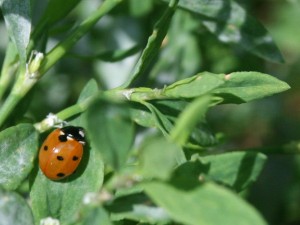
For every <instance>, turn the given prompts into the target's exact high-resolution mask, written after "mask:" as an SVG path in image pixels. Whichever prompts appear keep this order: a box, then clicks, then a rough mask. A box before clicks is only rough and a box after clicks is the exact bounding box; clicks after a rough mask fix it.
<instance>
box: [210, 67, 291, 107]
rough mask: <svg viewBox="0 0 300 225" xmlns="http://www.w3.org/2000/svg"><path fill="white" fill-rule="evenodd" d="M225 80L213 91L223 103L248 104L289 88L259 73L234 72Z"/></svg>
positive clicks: (269, 76) (273, 78)
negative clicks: (221, 98)
mask: <svg viewBox="0 0 300 225" xmlns="http://www.w3.org/2000/svg"><path fill="white" fill-rule="evenodd" d="M219 76H220V77H223V76H224V75H219ZM225 79H226V82H225V83H224V84H223V85H221V86H220V87H218V88H217V89H216V90H214V93H216V94H217V95H220V96H221V97H223V99H224V101H225V103H243V102H249V101H252V100H255V99H260V98H263V97H266V96H270V95H273V94H276V93H280V92H283V91H286V90H288V89H289V88H290V86H289V85H288V84H287V83H285V82H283V81H281V80H278V79H277V78H275V77H273V76H271V75H268V74H263V73H259V72H235V73H231V74H228V75H226V76H225Z"/></svg>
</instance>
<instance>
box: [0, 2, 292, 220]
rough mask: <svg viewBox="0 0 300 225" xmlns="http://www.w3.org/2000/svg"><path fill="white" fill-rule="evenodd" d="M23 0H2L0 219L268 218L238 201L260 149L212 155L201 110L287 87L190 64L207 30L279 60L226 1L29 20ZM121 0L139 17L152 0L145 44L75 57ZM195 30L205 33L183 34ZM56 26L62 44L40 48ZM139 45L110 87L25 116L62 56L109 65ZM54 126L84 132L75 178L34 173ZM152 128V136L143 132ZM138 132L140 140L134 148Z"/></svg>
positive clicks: (58, 11) (262, 34)
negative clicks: (126, 71)
mask: <svg viewBox="0 0 300 225" xmlns="http://www.w3.org/2000/svg"><path fill="white" fill-rule="evenodd" d="M31 2H34V1H29V0H23V1H18V0H3V1H2V2H1V9H2V12H3V17H4V20H5V24H6V28H7V31H8V35H9V44H8V46H7V49H6V54H5V59H4V63H3V66H2V72H1V78H0V90H1V91H0V98H1V99H2V105H1V108H0V126H1V127H2V128H3V130H2V131H1V133H0V147H1V148H0V159H1V163H0V185H1V192H0V195H1V196H0V207H1V208H0V215H1V221H3V222H0V224H2V223H3V224H39V223H40V221H41V220H43V219H45V218H47V217H52V218H54V219H58V220H59V221H60V223H61V224H113V223H115V224H174V223H181V224H195V225H200V224H224V225H226V224H256V225H260V224H266V222H265V221H264V219H263V218H262V216H261V215H260V214H259V213H258V212H257V210H256V209H254V208H253V207H252V206H251V205H250V204H249V203H247V201H246V200H244V199H243V198H242V197H241V196H239V193H241V192H242V191H244V190H246V189H247V188H248V187H249V185H251V184H252V183H253V182H254V181H255V180H256V179H257V177H258V175H259V174H260V172H261V170H262V168H263V165H264V162H265V160H266V155H264V154H263V153H259V152H257V151H234V152H232V151H230V152H223V153H221V152H213V151H210V150H209V149H210V148H211V147H212V146H217V145H218V143H219V142H220V138H219V137H218V136H217V135H214V134H213V133H212V132H210V131H209V130H207V129H205V128H204V127H205V125H206V121H205V115H206V114H207V111H208V110H209V109H210V108H214V107H217V105H221V104H230V103H234V104H240V103H247V102H249V101H253V100H256V99H261V98H264V97H266V96H270V95H273V94H275V93H280V92H283V91H285V90H287V89H289V85H287V84H286V83H285V82H283V81H280V80H279V79H277V78H275V77H274V76H271V75H268V74H264V73H260V72H253V71H252V72H230V73H226V71H225V70H228V68H226V66H224V67H222V68H224V71H222V72H220V73H211V72H199V71H197V70H198V69H199V68H198V66H197V64H199V62H201V56H200V54H199V48H198V47H196V46H197V41H196V37H198V35H203V33H204V34H205V35H207V33H208V32H207V30H208V31H210V32H211V33H212V34H214V35H215V36H216V37H217V38H218V39H219V41H220V42H225V43H230V44H233V45H235V46H239V47H240V48H242V49H243V51H246V52H247V51H248V52H250V53H251V54H254V55H256V56H257V57H260V58H263V59H264V60H269V61H274V62H282V57H281V54H280V52H279V51H278V49H277V47H276V45H275V44H274V42H273V41H272V38H271V37H270V35H269V34H268V33H267V31H266V30H265V29H264V28H263V26H262V25H261V24H260V23H259V22H258V21H257V20H256V19H255V18H253V17H251V16H250V15H248V14H247V12H246V11H245V10H244V9H243V8H242V7H241V6H240V5H238V4H237V3H236V2H234V1H230V0H228V1H223V0H222V1H221V0H220V1H213V2H209V1H202V0H198V1H197V0H181V1H179V2H178V1H177V0H170V1H166V0H162V1H157V2H156V1H148V0H147V1H143V3H142V1H138V0H137V1H133V0H132V1H122V0H106V1H103V3H102V4H101V5H100V7H99V8H98V9H96V10H94V12H93V13H92V14H90V15H89V16H88V17H87V18H86V19H84V20H83V22H81V23H79V24H78V25H76V26H73V24H71V25H70V24H68V23H66V24H63V23H59V22H60V21H63V20H64V19H65V18H66V17H67V15H68V14H69V12H70V11H71V10H73V9H75V8H76V6H77V4H79V2H80V1H78V0H66V1H63V2H62V1H59V0H51V1H49V2H48V4H47V6H46V8H45V11H44V12H43V15H42V16H41V17H40V19H39V20H38V22H37V23H36V24H35V26H34V27H33V26H32V22H31V15H30V11H31V8H32V7H33V6H31V5H30V4H31ZM36 4H37V2H36ZM156 4H157V5H156ZM177 4H178V5H177ZM124 5H127V6H128V5H129V6H133V9H132V10H133V11H132V14H134V13H136V14H137V16H138V14H139V13H141V12H140V10H141V11H143V10H145V11H147V10H149V9H151V7H154V5H155V7H157V8H159V9H160V11H159V12H157V14H156V15H155V17H158V19H157V22H156V23H155V25H154V28H153V31H152V34H151V35H150V36H149V38H148V40H147V42H146V44H144V45H143V44H141V45H136V46H133V47H130V48H128V49H126V50H120V49H117V50H114V51H109V50H107V51H105V52H102V53H100V54H97V55H92V56H83V55H78V54H71V53H72V49H73V47H74V45H75V44H76V43H77V42H78V41H79V39H80V38H82V37H83V36H84V35H85V34H87V33H88V32H90V31H91V30H92V28H93V26H94V25H95V24H96V23H97V22H98V21H99V19H101V18H102V17H103V16H105V15H109V14H110V13H111V14H112V15H116V14H117V13H118V9H119V10H121V9H123V8H122V7H124ZM136 7H140V8H139V9H140V10H137V11H134V9H136ZM124 8H126V7H124ZM33 13H34V12H33ZM114 13H115V14H114ZM174 14H175V15H174ZM191 15H193V16H191ZM76 22H77V21H76ZM71 27H73V28H72V29H71ZM169 28H170V29H169ZM201 29H204V30H205V32H204V31H203V33H202V34H194V35H187V33H191V32H194V31H195V30H201ZM206 29H207V30H206ZM55 32H58V33H59V35H61V36H62V40H59V41H57V44H56V45H55V46H54V47H53V48H51V49H50V50H47V49H48V48H49V47H48V45H47V44H49V42H50V40H51V39H50V37H51V35H53V34H55ZM168 32H169V33H168ZM215 41H216V40H215ZM164 42H167V44H166V46H164V45H165V44H164ZM141 46H143V47H141ZM140 50H142V52H141V54H140V56H139V58H138V60H137V63H136V64H135V66H134V69H133V70H132V72H131V73H130V75H129V76H128V77H127V80H126V81H125V82H124V83H123V84H122V85H119V86H118V87H115V88H107V89H106V88H103V87H99V85H98V84H99V81H98V82H96V80H95V79H90V80H89V81H88V82H86V85H85V87H84V88H83V89H82V91H81V93H80V95H79V97H78V100H77V102H75V103H74V104H73V105H71V106H70V105H68V106H67V107H66V108H64V109H62V110H61V111H59V112H58V113H56V114H52V115H51V116H48V117H47V118H46V119H43V120H42V121H39V122H38V121H37V122H34V119H33V120H29V121H28V119H27V122H26V123H24V120H25V117H24V115H26V114H25V113H26V112H27V110H28V107H26V106H28V102H31V101H32V99H31V98H34V97H32V95H33V96H34V95H35V93H36V92H35V93H34V92H33V93H31V90H32V89H33V87H35V86H37V85H39V82H40V81H41V78H43V77H44V75H45V74H46V72H47V71H49V69H51V68H53V67H54V65H56V64H57V63H58V62H59V61H60V60H62V59H63V57H64V56H69V57H77V58H81V59H82V60H91V61H92V60H96V59H98V60H99V59H100V60H103V61H110V62H116V61H120V60H122V59H124V58H126V57H128V56H132V55H133V54H135V53H137V52H138V51H140ZM161 51H163V52H162V54H161V55H160V52H161ZM172 57H174V58H175V62H173V63H175V64H176V60H181V62H184V63H182V64H180V65H181V67H176V66H174V67H175V68H176V69H174V71H172V73H171V74H172V75H173V77H171V78H169V79H170V82H168V83H162V82H160V80H159V78H160V74H161V71H164V70H166V69H168V68H170V67H172V63H171V65H170V61H169V59H170V58H172ZM177 63H178V62H177ZM173 65H174V64H173ZM203 68H205V65H204V66H203ZM229 70H230V68H229ZM120 74H122V71H120ZM195 74H196V75H195ZM54 79H55V77H53V78H51V80H54ZM73 80H74V81H75V78H72V81H73ZM54 81H55V80H54ZM57 82H59V81H57ZM54 85H55V83H54ZM156 85H157V86H156ZM47 88H49V89H51V88H52V87H51V86H47ZM61 94H63V93H61ZM41 98H42V99H43V96H41ZM39 107H42V106H39ZM16 109H18V110H16ZM29 111H30V110H29ZM49 113H50V111H49ZM40 117H42V115H41V116H40ZM37 118H39V116H37ZM20 121H21V122H20ZM62 121H67V122H68V123H69V124H71V125H76V126H77V125H79V126H82V127H84V128H85V129H86V133H87V136H88V143H89V145H88V146H86V148H85V157H84V158H83V162H82V163H81V164H80V167H79V169H78V171H77V172H76V174H74V176H71V177H70V178H67V179H65V180H62V181H56V182H55V181H51V180H49V179H47V178H46V177H45V176H44V175H43V174H42V173H41V172H40V170H39V168H38V162H37V160H36V156H37V154H38V149H39V145H40V140H39V136H40V135H41V134H42V133H44V132H46V131H48V130H50V129H51V128H53V126H54V125H57V124H60V123H61V122H62ZM148 128H155V131H154V132H152V133H151V132H150V134H149V133H147V132H146V131H148V130H151V129H148ZM158 131H159V132H158ZM137 135H140V136H141V137H142V142H141V143H136V144H134V140H135V139H136V137H137ZM289 149H290V148H289ZM18 193H19V194H18ZM28 193H29V195H28ZM21 196H22V197H21ZM24 199H25V200H24ZM26 200H28V202H29V204H28V203H27V202H26ZM7 212H8V213H7ZM16 212H17V213H16ZM43 223H44V224H50V223H51V221H50V222H49V220H48V221H47V220H46V221H45V220H44V222H43Z"/></svg>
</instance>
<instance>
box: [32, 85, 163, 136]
mask: <svg viewBox="0 0 300 225" xmlns="http://www.w3.org/2000/svg"><path fill="white" fill-rule="evenodd" d="M100 96H102V97H104V98H108V99H111V100H115V101H134V102H139V103H141V102H145V101H148V100H154V99H165V98H166V96H164V94H163V90H162V89H150V88H132V89H123V90H119V89H113V90H108V91H104V92H103V91H98V92H96V93H95V94H93V95H92V96H90V97H88V98H86V99H84V100H82V101H81V102H78V103H76V104H74V105H72V106H70V107H68V108H65V109H64V110H62V111H60V112H58V113H57V114H55V115H53V116H54V117H56V119H57V121H64V120H67V119H68V118H70V117H72V116H74V115H77V114H79V113H82V112H84V111H85V110H86V109H87V108H88V107H89V106H90V105H92V104H93V103H94V100H95V99H97V98H99V97H100ZM52 126H53V123H51V122H49V119H48V118H46V119H44V120H42V121H41V122H39V123H36V124H35V127H36V129H37V130H38V131H39V132H44V131H46V130H48V129H50V128H51V127H52Z"/></svg>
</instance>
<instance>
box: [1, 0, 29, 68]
mask: <svg viewBox="0 0 300 225" xmlns="http://www.w3.org/2000/svg"><path fill="white" fill-rule="evenodd" d="M1 9H2V12H3V16H4V20H5V24H6V27H7V30H8V34H9V37H10V39H11V40H12V42H13V43H14V44H15V45H16V47H17V50H18V53H19V56H20V60H21V62H23V63H25V61H26V48H27V45H28V43H29V38H30V32H31V14H30V9H31V7H30V0H2V1H1Z"/></svg>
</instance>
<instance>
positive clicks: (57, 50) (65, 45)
mask: <svg viewBox="0 0 300 225" xmlns="http://www.w3.org/2000/svg"><path fill="white" fill-rule="evenodd" d="M121 1H122V0H106V1H104V2H103V4H102V5H101V6H100V7H99V9H98V10H97V11H96V12H94V13H93V14H92V15H91V16H90V17H88V18H87V19H86V20H84V21H83V22H82V23H81V24H80V25H79V26H78V27H77V28H76V29H75V30H74V31H73V33H71V34H70V36H69V37H68V38H67V39H66V40H64V41H62V42H61V43H59V44H58V45H57V46H56V47H54V48H53V49H52V50H51V51H50V52H49V53H48V54H47V55H46V57H45V58H44V60H43V61H42V64H41V65H39V67H38V68H36V70H37V71H36V72H37V74H38V76H34V77H31V74H28V71H27V70H26V68H25V65H21V66H20V72H19V76H18V79H17V81H16V83H15V84H14V86H13V90H12V92H11V93H10V95H9V96H8V98H7V99H6V101H5V102H4V104H3V106H2V108H1V109H0V127H1V126H2V125H3V123H4V122H5V120H6V119H7V117H8V116H9V114H10V113H11V112H12V110H13V109H14V108H15V106H16V105H17V104H18V102H19V101H20V100H21V99H22V98H23V97H24V96H25V95H26V94H27V93H28V91H29V90H30V89H31V88H32V87H33V86H34V84H35V83H36V82H37V80H38V79H39V78H40V77H41V76H43V74H45V73H46V72H47V71H48V70H49V69H50V68H51V67H52V66H53V65H54V64H55V63H56V62H57V61H58V60H59V59H61V58H62V57H63V56H64V55H65V54H66V52H68V50H69V49H70V48H71V47H72V46H73V45H74V44H75V43H76V42H77V41H78V40H79V39H80V38H81V37H82V36H83V35H84V34H86V33H87V32H88V31H89V30H90V29H91V27H92V26H93V25H95V24H96V23H97V21H98V20H99V19H100V18H101V17H102V16H104V15H105V14H107V13H108V12H109V11H110V10H111V9H113V8H114V7H115V6H116V5H117V4H119V3H120V2H121Z"/></svg>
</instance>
